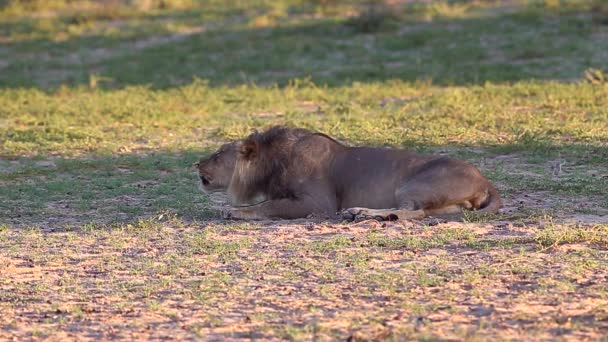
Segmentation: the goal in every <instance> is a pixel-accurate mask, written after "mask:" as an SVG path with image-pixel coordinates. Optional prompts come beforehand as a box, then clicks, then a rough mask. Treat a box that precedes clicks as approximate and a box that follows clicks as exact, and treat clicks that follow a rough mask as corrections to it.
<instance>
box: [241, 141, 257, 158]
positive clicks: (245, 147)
mask: <svg viewBox="0 0 608 342" xmlns="http://www.w3.org/2000/svg"><path fill="white" fill-rule="evenodd" d="M259 149H260V145H259V143H258V141H257V140H255V139H247V140H245V141H243V143H242V144H241V148H240V153H241V156H243V158H245V159H247V160H250V159H253V158H255V157H256V156H257V155H258V153H259Z"/></svg>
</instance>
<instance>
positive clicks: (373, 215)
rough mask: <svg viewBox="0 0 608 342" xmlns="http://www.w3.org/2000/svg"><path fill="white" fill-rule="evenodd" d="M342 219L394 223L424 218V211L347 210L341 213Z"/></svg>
mask: <svg viewBox="0 0 608 342" xmlns="http://www.w3.org/2000/svg"><path fill="white" fill-rule="evenodd" d="M340 214H341V216H342V218H343V219H345V220H347V221H363V220H378V221H396V220H419V219H422V218H424V216H425V213H424V210H408V209H370V208H349V209H346V210H343V211H342V212H341V213H340Z"/></svg>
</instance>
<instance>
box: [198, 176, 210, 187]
mask: <svg viewBox="0 0 608 342" xmlns="http://www.w3.org/2000/svg"><path fill="white" fill-rule="evenodd" d="M200 177H201V182H203V185H204V186H207V185H209V183H210V181H209V179H207V178H206V177H205V176H200Z"/></svg>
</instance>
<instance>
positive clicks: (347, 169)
mask: <svg viewBox="0 0 608 342" xmlns="http://www.w3.org/2000/svg"><path fill="white" fill-rule="evenodd" d="M299 132H300V134H298V135H297V136H296V135H294V134H293V129H289V128H286V127H282V126H274V127H272V128H270V129H268V130H267V131H265V132H264V133H257V132H256V133H253V134H251V135H250V136H249V137H247V138H246V139H245V140H243V141H242V142H240V143H236V144H235V145H231V146H234V147H236V148H238V152H237V156H236V161H235V163H234V171H233V172H229V171H228V169H225V170H224V171H227V174H222V175H217V176H216V175H210V174H209V175H208V176H209V177H210V178H211V179H220V178H221V179H222V180H223V181H224V182H223V183H222V184H224V185H225V184H226V182H225V180H226V179H227V176H228V174H230V175H231V176H232V178H231V180H230V182H229V186H228V193H229V195H230V197H231V199H232V201H233V204H236V205H240V204H243V203H252V201H253V200H254V199H256V198H260V197H261V198H263V199H264V200H263V201H261V202H259V203H257V204H253V205H248V206H241V207H235V208H233V209H232V210H231V212H230V217H231V218H234V219H266V218H284V219H295V218H303V217H307V216H308V215H311V214H313V215H323V216H328V217H334V216H335V215H336V212H337V211H339V210H344V209H346V210H344V211H342V216H343V217H344V218H346V219H366V218H376V219H380V220H396V219H419V218H423V217H425V216H428V215H439V214H450V213H459V212H461V210H462V209H471V210H477V211H481V212H488V213H495V212H497V211H498V209H499V208H500V207H501V206H502V202H501V199H500V195H499V194H498V191H497V190H496V188H495V187H494V186H493V185H492V184H491V183H490V182H489V181H488V180H487V179H486V178H485V177H484V176H483V175H482V174H481V172H480V171H479V170H478V169H477V168H475V167H474V166H472V165H470V164H468V163H466V162H464V161H460V160H455V159H451V158H448V157H443V156H436V155H424V154H418V153H413V152H408V151H404V150H397V149H387V148H373V147H348V146H345V145H343V144H341V143H339V142H337V141H336V140H334V139H332V138H331V137H329V136H327V135H324V134H321V133H310V132H308V131H299ZM205 177H207V176H205ZM202 181H203V183H205V180H204V179H202ZM208 181H209V179H208Z"/></svg>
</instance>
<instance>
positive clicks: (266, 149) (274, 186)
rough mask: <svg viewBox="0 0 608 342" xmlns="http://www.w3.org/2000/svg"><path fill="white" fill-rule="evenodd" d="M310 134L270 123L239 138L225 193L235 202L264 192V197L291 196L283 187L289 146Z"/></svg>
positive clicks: (289, 191) (285, 178)
mask: <svg viewBox="0 0 608 342" xmlns="http://www.w3.org/2000/svg"><path fill="white" fill-rule="evenodd" d="M311 134H313V133H312V132H310V131H308V130H306V129H301V128H289V127H285V126H272V127H270V128H268V129H267V130H266V131H264V132H263V133H258V132H254V133H252V134H251V135H249V136H248V137H247V138H246V139H245V140H243V141H242V147H241V150H240V153H239V157H238V159H237V163H236V167H235V171H234V174H233V177H232V182H231V185H230V189H229V192H230V194H231V196H232V197H233V201H235V202H236V203H247V202H249V201H251V200H252V199H253V198H254V197H255V196H256V195H258V194H260V193H264V194H265V196H266V197H267V198H268V199H277V198H295V194H294V193H293V192H292V191H291V189H290V187H289V186H287V182H288V177H287V169H288V167H289V162H290V159H289V158H290V153H291V148H292V147H293V145H294V143H295V142H297V141H298V139H300V138H301V137H304V136H308V135H311Z"/></svg>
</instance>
